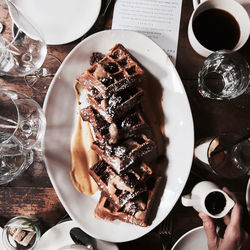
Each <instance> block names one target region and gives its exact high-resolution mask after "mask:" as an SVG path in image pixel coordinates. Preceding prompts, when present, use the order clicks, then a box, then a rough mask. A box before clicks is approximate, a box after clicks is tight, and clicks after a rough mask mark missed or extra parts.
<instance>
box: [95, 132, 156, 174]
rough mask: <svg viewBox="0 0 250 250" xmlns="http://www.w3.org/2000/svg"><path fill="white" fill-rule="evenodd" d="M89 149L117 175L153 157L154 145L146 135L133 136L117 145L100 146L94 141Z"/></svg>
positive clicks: (106, 144) (105, 144)
mask: <svg viewBox="0 0 250 250" xmlns="http://www.w3.org/2000/svg"><path fill="white" fill-rule="evenodd" d="M91 148H92V149H93V150H95V151H96V152H97V154H98V155H99V156H100V157H101V158H102V159H103V160H105V161H106V162H107V163H108V164H110V166H112V168H113V169H114V170H115V171H116V172H117V173H118V174H119V173H121V172H123V171H125V170H127V169H128V168H129V167H132V166H133V165H135V164H136V163H137V162H139V161H143V159H144V158H146V157H147V158H149V157H150V158H151V157H154V156H155V153H156V145H155V143H154V142H153V141H152V140H151V139H150V138H149V137H148V136H147V135H146V134H140V135H135V136H134V137H133V138H128V139H125V140H123V141H121V142H119V144H112V145H111V144H108V143H104V144H101V143H100V142H99V141H94V142H93V144H92V146H91Z"/></svg>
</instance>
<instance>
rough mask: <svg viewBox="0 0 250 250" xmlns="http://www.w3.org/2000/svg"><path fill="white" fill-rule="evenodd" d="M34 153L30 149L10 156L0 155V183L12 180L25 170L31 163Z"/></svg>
mask: <svg viewBox="0 0 250 250" xmlns="http://www.w3.org/2000/svg"><path fill="white" fill-rule="evenodd" d="M33 158H34V153H33V151H32V150H30V151H28V152H26V153H23V154H19V155H15V156H13V155H11V156H1V157H0V166H1V170H0V185H4V184H7V183H9V182H11V181H13V180H14V179H15V178H16V177H18V176H19V175H20V174H21V173H23V172H24V171H25V170H27V169H28V168H29V167H30V165H31V164H32V163H33Z"/></svg>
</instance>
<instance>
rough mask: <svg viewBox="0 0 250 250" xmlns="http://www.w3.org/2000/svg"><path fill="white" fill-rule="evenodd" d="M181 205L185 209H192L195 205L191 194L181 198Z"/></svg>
mask: <svg viewBox="0 0 250 250" xmlns="http://www.w3.org/2000/svg"><path fill="white" fill-rule="evenodd" d="M181 203H182V205H183V206H185V207H191V206H192V205H193V204H192V200H191V195H190V194H187V195H183V196H182V197H181Z"/></svg>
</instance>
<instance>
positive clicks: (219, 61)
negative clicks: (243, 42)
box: [198, 50, 250, 100]
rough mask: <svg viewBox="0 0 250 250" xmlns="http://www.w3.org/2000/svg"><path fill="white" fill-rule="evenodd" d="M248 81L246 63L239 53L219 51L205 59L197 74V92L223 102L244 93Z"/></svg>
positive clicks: (249, 70) (249, 72) (249, 79)
mask: <svg viewBox="0 0 250 250" xmlns="http://www.w3.org/2000/svg"><path fill="white" fill-rule="evenodd" d="M249 81H250V69H249V65H248V63H247V61H246V60H245V58H244V57H242V56H241V55H240V54H239V53H237V52H233V51H230V50H219V51H217V52H214V53H212V54H211V55H210V56H208V57H207V58H206V60H205V61H204V63H203V66H202V69H201V71H200V72H199V74H198V91H199V93H200V94H201V95H202V96H203V97H207V98H211V99H217V100H223V99H232V98H235V97H237V96H239V95H241V94H243V93H244V91H245V90H246V89H247V87H248V85H249Z"/></svg>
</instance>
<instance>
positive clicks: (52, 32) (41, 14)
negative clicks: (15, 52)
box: [10, 0, 101, 45]
mask: <svg viewBox="0 0 250 250" xmlns="http://www.w3.org/2000/svg"><path fill="white" fill-rule="evenodd" d="M13 3H14V4H16V6H17V7H18V8H19V9H20V10H21V11H22V12H23V14H24V15H25V16H26V17H27V18H28V19H29V20H30V21H31V23H32V24H33V25H34V26H35V27H36V28H37V29H38V30H39V31H40V32H41V33H42V34H43V35H44V38H45V42H46V43H47V44H50V45H59V44H65V43H69V42H72V41H74V40H76V39H78V38H80V37H81V36H82V35H84V34H85V33H86V32H87V31H88V30H89V29H90V28H91V27H92V26H93V24H94V23H95V21H96V19H97V17H98V15H99V12H100V9H101V0H84V1H82V0H71V1H68V0H52V1H51V0H36V1H34V0H13ZM10 14H11V13H10ZM12 16H13V15H12ZM14 22H16V21H15V20H14ZM16 24H17V25H18V23H17V22H16Z"/></svg>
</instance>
